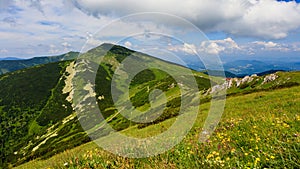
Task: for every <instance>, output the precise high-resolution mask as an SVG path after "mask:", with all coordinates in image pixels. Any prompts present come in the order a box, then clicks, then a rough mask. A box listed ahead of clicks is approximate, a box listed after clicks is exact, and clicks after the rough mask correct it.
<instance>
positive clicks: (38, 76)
mask: <svg viewBox="0 0 300 169" xmlns="http://www.w3.org/2000/svg"><path fill="white" fill-rule="evenodd" d="M106 47H107V45H102V46H100V47H98V48H95V49H93V50H90V51H88V52H87V53H86V54H85V55H91V56H93V57H103V56H102V55H101V54H103V51H105V49H106ZM131 54H133V51H131V50H128V49H126V48H124V47H120V46H113V47H112V49H111V50H110V51H109V52H108V53H107V54H106V56H105V57H104V59H103V62H102V63H101V65H100V66H99V68H98V70H97V72H98V73H97V76H96V87H95V89H96V93H97V96H96V97H97V98H99V97H100V96H101V97H103V98H104V99H102V100H101V104H99V108H100V110H101V111H102V114H103V115H104V117H105V118H106V119H111V120H108V121H109V123H110V124H111V126H113V128H115V129H116V130H123V129H126V128H128V127H129V126H131V125H139V126H140V127H145V126H144V124H136V123H131V122H130V121H129V120H127V119H126V118H124V117H123V116H122V115H119V114H117V112H116V109H115V108H114V106H113V101H112V98H111V93H110V92H111V91H110V85H111V78H112V75H113V72H114V70H115V68H116V66H118V64H120V62H121V61H122V60H123V59H125V58H126V57H127V56H128V55H131ZM141 58H143V59H146V60H147V62H148V63H151V62H153V64H156V63H158V64H162V65H164V66H167V67H174V68H176V69H177V68H179V69H180V70H183V69H185V70H188V69H186V68H184V67H180V66H177V65H172V64H170V63H167V62H163V61H162V60H158V59H155V58H153V57H149V56H148V55H145V54H142V53H138V52H137V53H134V54H133V60H132V61H134V60H139V59H140V60H142V59H141ZM139 63H140V62H139ZM74 64H75V63H74V61H72V60H70V61H60V62H55V63H50V64H43V65H38V66H35V67H32V68H26V69H22V70H19V71H15V72H11V73H6V74H4V75H1V76H0V79H1V80H0V85H1V86H3V87H2V88H1V90H0V96H1V98H0V112H1V116H0V118H1V129H3V130H1V134H0V136H1V140H4V142H2V143H1V145H2V146H1V151H0V152H1V165H4V166H7V165H8V164H20V163H23V162H25V161H28V160H30V159H34V158H38V157H43V158H47V157H50V156H52V155H54V154H56V153H58V152H60V151H63V150H66V149H69V148H72V147H75V146H78V145H80V144H82V143H85V142H87V141H89V140H90V139H89V137H88V136H87V135H86V134H85V132H84V131H83V130H82V128H81V126H80V124H79V122H78V120H77V118H76V114H75V113H74V110H73V108H72V106H71V105H72V101H71V100H68V99H67V98H68V97H69V96H70V89H66V88H68V87H66V83H70V80H72V79H70V77H69V76H71V74H72V71H74V69H73V67H74ZM194 73H195V77H196V79H197V81H198V82H199V84H201V86H199V89H202V90H203V89H208V88H209V87H210V81H209V80H208V79H207V76H206V75H204V74H202V73H198V72H194ZM202 75H203V76H202ZM145 77H149V78H145ZM187 78H189V77H187ZM172 83H174V79H173V78H172V77H170V76H169V75H168V74H166V73H163V72H161V71H159V70H156V69H147V70H145V71H142V72H141V73H139V74H137V76H136V77H135V78H134V79H133V81H132V84H131V86H132V89H131V91H132V92H131V101H132V102H133V105H134V106H135V107H137V108H140V109H147V107H148V106H149V101H148V96H149V93H148V92H145V89H147V90H149V89H150V90H153V89H154V88H159V89H161V90H164V91H168V90H169V87H170V86H171V85H172ZM140 84H142V86H143V87H142V88H141V87H139V85H140ZM68 85H70V84H68ZM177 90H178V87H176V85H174V86H173V87H172V89H170V90H169V95H170V96H169V98H170V99H175V100H176V97H178V91H177ZM171 96H172V97H171ZM173 97H175V98H173ZM98 102H100V100H98ZM173 104H174V105H173ZM145 105H146V106H145ZM147 105H148V106H147ZM168 105H169V107H168V108H167V109H166V110H165V112H164V114H163V116H162V117H160V119H158V120H157V121H154V122H152V123H158V122H160V121H163V120H165V119H168V118H171V117H173V116H176V115H177V111H176V110H175V109H178V106H179V105H178V103H177V102H174V101H172V100H169V102H168ZM1 165H0V166H1Z"/></svg>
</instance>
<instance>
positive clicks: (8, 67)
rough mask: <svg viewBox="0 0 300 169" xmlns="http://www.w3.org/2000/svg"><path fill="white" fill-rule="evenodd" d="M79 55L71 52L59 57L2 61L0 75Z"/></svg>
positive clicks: (70, 58) (0, 61)
mask: <svg viewBox="0 0 300 169" xmlns="http://www.w3.org/2000/svg"><path fill="white" fill-rule="evenodd" d="M78 54H79V52H72V51H71V52H68V53H65V54H62V55H58V56H45V57H34V58H31V59H9V60H0V75H1V74H5V73H9V72H13V71H16V70H21V69H24V68H29V67H32V66H37V65H41V64H47V63H53V62H58V61H64V60H72V59H75V58H76V57H77V56H78Z"/></svg>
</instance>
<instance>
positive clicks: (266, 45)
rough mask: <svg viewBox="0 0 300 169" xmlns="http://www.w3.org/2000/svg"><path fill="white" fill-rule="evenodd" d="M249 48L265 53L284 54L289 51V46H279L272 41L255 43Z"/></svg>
mask: <svg viewBox="0 0 300 169" xmlns="http://www.w3.org/2000/svg"><path fill="white" fill-rule="evenodd" d="M250 46H252V47H254V48H256V49H260V50H266V51H281V52H286V51H290V50H291V49H290V46H289V45H286V44H279V43H275V42H272V41H269V42H265V41H255V42H252V44H250Z"/></svg>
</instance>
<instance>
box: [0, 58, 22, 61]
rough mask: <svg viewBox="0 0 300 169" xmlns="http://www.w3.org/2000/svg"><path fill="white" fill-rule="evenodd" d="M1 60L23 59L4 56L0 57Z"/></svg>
mask: <svg viewBox="0 0 300 169" xmlns="http://www.w3.org/2000/svg"><path fill="white" fill-rule="evenodd" d="M1 60H23V59H21V58H17V57H6V58H0V61H1Z"/></svg>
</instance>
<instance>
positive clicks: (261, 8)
mask: <svg viewBox="0 0 300 169" xmlns="http://www.w3.org/2000/svg"><path fill="white" fill-rule="evenodd" d="M137 12H161V13H165V14H166V13H167V14H171V15H176V16H178V17H180V18H184V19H186V20H188V21H190V22H191V23H192V24H193V25H195V26H196V27H197V28H199V30H201V31H202V32H203V33H204V34H205V36H207V38H208V39H205V38H202V39H201V38H200V39H201V40H199V38H198V37H197V36H196V35H195V34H194V33H193V32H188V30H189V29H188V28H186V27H184V26H182V25H180V24H178V23H177V22H175V21H173V22H170V21H167V22H170V23H168V24H165V23H164V22H166V21H164V20H163V19H161V18H158V19H157V21H158V22H152V23H147V26H146V27H145V26H141V25H140V24H139V23H140V22H141V20H140V19H136V18H135V19H136V20H130V21H124V22H122V23H120V24H121V26H120V27H119V29H117V30H110V31H107V32H106V36H105V37H104V36H101V38H100V37H99V38H98V39H97V38H95V34H94V33H95V32H97V31H99V30H101V28H103V27H104V26H105V25H109V24H111V23H112V21H113V20H115V19H118V18H119V17H123V16H126V15H130V14H132V13H137ZM299 18H300V5H299V0H297V1H288V0H285V1H275V0H201V1H200V0H186V1H181V0H164V1H161V0H144V1H133V0H122V1H117V0H72V1H70V0H51V1H49V0H1V2H0V22H1V24H0V25H1V26H0V44H1V45H0V57H1V58H2V57H19V58H30V57H33V56H43V55H57V54H62V53H65V52H68V51H70V50H74V51H80V50H81V49H82V47H83V46H84V44H86V42H87V40H89V41H90V42H93V45H94V46H97V45H100V44H101V43H103V42H112V43H115V41H116V40H117V39H119V38H120V37H124V36H126V33H128V32H143V31H144V32H147V31H157V32H165V33H166V34H169V35H172V36H176V37H179V38H182V39H188V40H186V41H184V42H182V43H181V44H177V45H173V44H172V45H170V44H169V46H168V44H165V45H166V46H165V49H167V50H169V51H171V52H177V53H180V54H181V55H184V56H189V55H192V54H193V53H194V52H206V53H208V54H213V55H219V56H220V57H221V58H222V59H224V60H226V61H230V60H239V59H260V60H283V61H288V60H291V61H300V56H299V53H300V40H299V39H300V19H299ZM157 42H158V43H159V42H160V41H157ZM141 44H142V43H141V42H140V41H139V40H137V39H135V38H127V41H124V40H123V41H122V44H121V45H125V46H127V47H130V48H133V49H136V50H142V49H143V48H144V46H142V45H141ZM160 45H164V44H160Z"/></svg>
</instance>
